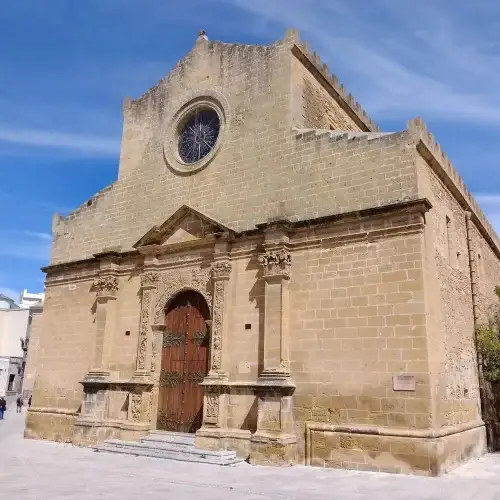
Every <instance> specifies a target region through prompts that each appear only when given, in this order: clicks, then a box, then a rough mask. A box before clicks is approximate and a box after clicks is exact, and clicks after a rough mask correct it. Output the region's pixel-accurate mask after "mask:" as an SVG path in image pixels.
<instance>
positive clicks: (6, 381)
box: [0, 290, 45, 397]
mask: <svg viewBox="0 0 500 500" xmlns="http://www.w3.org/2000/svg"><path fill="white" fill-rule="evenodd" d="M44 297H45V294H44V293H29V292H28V291H27V290H23V292H22V293H21V294H20V296H19V303H16V302H15V301H14V300H13V299H11V298H10V297H7V296H6V295H3V294H0V396H5V395H13V394H20V393H21V392H22V393H23V395H24V396H25V397H29V395H30V394H31V388H32V386H33V380H34V376H35V373H36V367H35V365H36V357H37V356H36V352H35V353H34V352H33V351H36V345H37V344H38V336H37V331H38V325H39V323H40V320H41V314H42V311H43V300H44ZM33 332H34V337H35V342H34V343H33V344H32V353H31V357H32V358H33V362H32V369H31V370H30V372H29V380H28V384H27V389H24V385H25V384H24V376H25V373H26V363H27V360H28V344H29V341H30V338H33ZM33 347H34V348H33Z"/></svg>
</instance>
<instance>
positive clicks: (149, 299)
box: [134, 272, 160, 378]
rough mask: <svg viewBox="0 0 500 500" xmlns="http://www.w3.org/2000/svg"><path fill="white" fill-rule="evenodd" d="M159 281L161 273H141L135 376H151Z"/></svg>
mask: <svg viewBox="0 0 500 500" xmlns="http://www.w3.org/2000/svg"><path fill="white" fill-rule="evenodd" d="M159 282H160V275H159V273H155V272H146V273H144V274H142V275H141V294H142V301H141V319H140V323H139V340H138V343H137V361H136V372H135V376H134V377H135V378H137V377H149V375H150V373H151V360H150V357H151V351H152V347H151V341H152V335H151V318H152V316H153V307H154V296H155V290H156V287H157V285H158V283H159Z"/></svg>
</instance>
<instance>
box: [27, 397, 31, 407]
mask: <svg viewBox="0 0 500 500" xmlns="http://www.w3.org/2000/svg"><path fill="white" fill-rule="evenodd" d="M28 408H31V394H30V397H29V398H28Z"/></svg>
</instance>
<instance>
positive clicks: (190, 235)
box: [134, 205, 234, 248]
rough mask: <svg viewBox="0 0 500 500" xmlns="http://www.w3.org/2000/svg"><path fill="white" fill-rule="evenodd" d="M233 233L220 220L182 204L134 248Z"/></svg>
mask: <svg viewBox="0 0 500 500" xmlns="http://www.w3.org/2000/svg"><path fill="white" fill-rule="evenodd" d="M224 233H234V231H233V230H232V229H229V228H228V227H226V226H224V225H223V224H221V223H220V222H217V221H216V220H214V219H212V218H210V217H208V216H207V215H204V214H202V213H201V212H198V211H197V210H195V209H194V208H191V207H188V206H187V205H183V206H182V207H181V208H179V209H178V210H177V211H176V212H175V213H174V214H173V215H171V216H170V217H169V218H168V219H167V220H166V221H165V222H164V223H163V224H161V225H160V226H153V227H152V228H151V229H150V230H149V231H148V232H147V233H146V234H145V235H144V236H143V237H142V238H141V239H140V240H139V241H138V242H137V243H136V244H135V245H134V248H138V247H144V246H149V245H173V244H177V243H186V242H190V241H196V240H202V239H205V238H207V237H211V236H216V235H221V234H224Z"/></svg>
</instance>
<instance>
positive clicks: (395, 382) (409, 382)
mask: <svg viewBox="0 0 500 500" xmlns="http://www.w3.org/2000/svg"><path fill="white" fill-rule="evenodd" d="M392 390H393V391H415V376H414V375H404V374H399V375H394V376H393V377H392Z"/></svg>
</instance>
